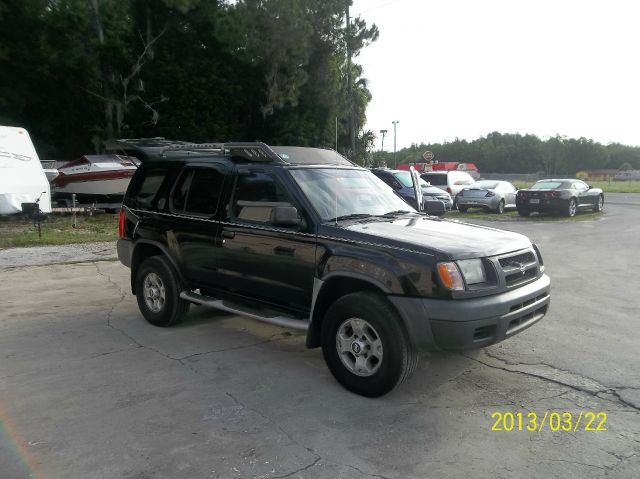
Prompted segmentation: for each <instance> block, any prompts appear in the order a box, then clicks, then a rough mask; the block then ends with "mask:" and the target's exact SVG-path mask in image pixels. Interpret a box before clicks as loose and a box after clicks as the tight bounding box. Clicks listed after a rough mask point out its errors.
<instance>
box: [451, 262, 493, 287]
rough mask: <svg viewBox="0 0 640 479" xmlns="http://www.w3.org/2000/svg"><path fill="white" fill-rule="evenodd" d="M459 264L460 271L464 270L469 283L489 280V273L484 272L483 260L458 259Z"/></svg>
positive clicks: (463, 272)
mask: <svg viewBox="0 0 640 479" xmlns="http://www.w3.org/2000/svg"><path fill="white" fill-rule="evenodd" d="M458 266H459V267H460V271H462V274H463V275H464V279H465V281H466V282H467V284H478V283H484V282H485V281H487V275H486V274H485V272H484V266H482V260H480V259H463V260H460V261H458Z"/></svg>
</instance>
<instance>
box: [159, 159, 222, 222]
mask: <svg viewBox="0 0 640 479" xmlns="http://www.w3.org/2000/svg"><path fill="white" fill-rule="evenodd" d="M224 179H225V175H224V173H222V172H221V171H219V170H217V169H215V168H192V169H186V170H184V171H183V172H182V175H181V176H180V178H179V180H178V182H177V183H176V185H175V187H174V189H173V192H172V193H171V202H170V206H171V210H172V211H175V212H177V213H191V214H196V215H203V216H213V215H214V214H215V213H216V211H217V210H218V204H219V203H220V195H221V192H222V188H223V186H224Z"/></svg>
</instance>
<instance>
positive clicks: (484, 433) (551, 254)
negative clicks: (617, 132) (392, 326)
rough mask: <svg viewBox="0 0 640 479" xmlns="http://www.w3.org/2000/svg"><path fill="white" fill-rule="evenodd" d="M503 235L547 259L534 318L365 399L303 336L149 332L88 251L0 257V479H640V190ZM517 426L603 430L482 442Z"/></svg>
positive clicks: (218, 321)
mask: <svg viewBox="0 0 640 479" xmlns="http://www.w3.org/2000/svg"><path fill="white" fill-rule="evenodd" d="M484 224H488V225H497V226H498V227H504V226H505V225H504V224H502V223H491V222H485V223H484ZM508 229H511V230H514V231H518V232H522V233H525V234H527V235H528V236H529V237H530V238H531V239H532V240H534V241H535V242H537V243H538V244H539V245H540V246H541V248H542V251H543V255H544V258H545V264H546V268H547V272H548V273H549V275H550V276H551V278H552V306H551V310H550V312H549V314H548V315H547V317H546V318H545V319H543V320H542V321H541V322H540V323H538V324H537V325H535V326H534V327H532V328H530V329H528V330H527V331H525V332H523V333H521V334H519V335H517V336H515V337H514V338H511V339H510V340H507V341H505V342H503V343H501V344H498V345H495V346H492V347H490V348H486V349H484V350H475V351H466V352H464V353H432V354H429V355H425V356H424V357H423V358H422V361H421V363H420V365H419V367H418V370H417V371H416V373H415V374H414V375H413V376H412V377H411V378H410V380H409V381H408V382H407V383H405V384H403V385H402V386H401V387H400V388H398V389H396V390H395V391H393V392H392V393H391V394H389V395H387V396H385V397H383V398H380V399H366V398H362V397H359V396H355V395H353V394H350V393H348V392H347V391H345V390H344V389H342V388H341V387H340V386H339V385H338V384H337V383H336V382H335V381H334V380H333V378H332V377H331V375H330V373H329V371H328V370H327V368H326V367H325V365H324V362H323V359H322V354H321V352H320V351H319V350H306V349H305V348H304V337H303V335H302V334H301V333H299V332H295V331H289V330H285V329H282V328H278V327H274V326H269V325H264V324H261V323H258V322H255V321H253V320H250V319H247V318H242V317H239V316H234V315H229V314H225V313H221V312H216V311H212V310H207V309H204V308H201V307H192V309H191V311H190V313H189V315H188V317H187V319H186V320H185V321H184V322H183V323H182V324H180V325H178V326H176V327H173V328H170V329H161V328H155V327H153V326H151V325H149V324H147V323H146V322H145V321H144V320H143V319H142V317H141V315H140V314H139V312H138V309H137V305H136V302H135V298H134V297H133V296H131V294H130V292H129V290H128V284H129V279H128V270H127V269H126V268H124V267H123V266H121V265H120V264H119V263H118V262H115V261H113V260H100V259H102V258H111V257H112V256H110V255H109V252H108V248H106V249H105V248H104V247H103V246H100V247H97V248H96V251H98V254H99V255H101V256H99V257H97V258H96V257H89V258H84V257H82V258H81V259H79V260H78V261H83V260H84V261H86V262H73V263H71V264H48V265H47V264H42V263H47V262H52V261H54V262H55V261H57V259H56V258H57V256H56V252H55V250H53V251H48V252H47V254H46V255H44V256H47V255H48V256H50V257H51V258H50V259H47V260H46V261H40V260H38V261H35V264H37V265H35V266H34V265H33V264H34V258H35V257H36V256H37V255H36V254H33V253H32V252H31V251H29V250H26V249H25V250H24V252H23V256H24V257H23V258H21V255H20V254H19V253H20V252H17V253H16V252H15V250H14V251H12V252H11V255H13V256H12V258H13V259H11V260H7V259H6V258H7V254H6V251H8V250H5V251H4V252H3V251H0V274H1V278H2V281H0V297H1V298H2V307H1V309H0V478H2V479H14V478H16V479H17V478H36V479H50V478H52V479H53V478H64V479H73V478H83V479H84V478H124V479H151V478H154V479H164V478H261V479H274V478H287V477H288V478H305V479H306V478H312V479H313V478H354V479H361V478H372V477H377V478H450V477H481V478H484V477H487V478H489V477H490V478H512V477H517V478H529V477H531V478H534V477H539V478H555V477H557V478H573V477H575V478H580V479H582V478H592V477H598V478H599V477H614V478H637V477H640V415H639V408H640V347H639V344H640V341H639V340H640V333H639V331H640V323H639V321H640V320H639V318H640V314H638V311H639V310H640V294H639V292H640V280H639V279H638V278H639V275H638V271H640V255H638V249H639V246H640V195H622V194H620V195H608V196H607V204H606V211H605V214H604V215H603V216H602V218H601V219H599V220H597V221H580V222H572V221H566V222H564V221H563V222H546V223H534V222H531V221H527V222H522V223H513V224H511V223H510V224H509V225H508ZM85 252H86V251H85ZM3 254H4V256H3ZM83 254H84V253H83ZM41 256H42V255H41ZM3 258H4V259H3ZM60 258H61V259H62V261H65V262H69V261H72V260H73V261H75V259H74V255H73V254H71V253H69V251H68V250H65V252H64V254H61V255H60ZM83 258H84V259H83ZM29 265H30V266H29ZM530 411H534V412H536V413H538V414H539V415H540V416H543V415H544V414H545V412H547V411H549V412H560V413H563V412H571V413H573V414H575V415H578V414H579V413H580V412H585V413H586V412H588V411H591V412H604V413H606V414H607V419H606V423H605V426H606V428H607V430H606V431H584V430H582V428H579V429H577V430H576V431H575V432H574V431H557V432H554V431H551V430H549V429H548V427H547V428H543V430H542V431H540V432H530V431H527V430H524V431H511V432H506V431H491V426H492V424H493V423H494V419H492V414H493V413H496V412H500V413H506V412H511V413H514V414H516V413H518V412H520V413H523V414H524V415H525V417H526V414H527V413H528V412H530ZM595 425H596V424H595V423H594V424H593V425H592V426H595Z"/></svg>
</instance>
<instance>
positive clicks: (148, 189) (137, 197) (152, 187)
mask: <svg viewBox="0 0 640 479" xmlns="http://www.w3.org/2000/svg"><path fill="white" fill-rule="evenodd" d="M141 173H143V174H142V175H141V176H140V177H138V178H137V179H136V182H135V183H134V184H133V186H132V190H131V195H130V196H131V205H132V206H133V207H137V208H146V207H150V206H151V203H152V202H153V200H154V199H155V198H156V196H157V194H158V192H159V191H160V187H161V186H162V182H163V181H164V179H165V177H166V176H167V169H166V168H158V169H153V170H149V171H144V172H141Z"/></svg>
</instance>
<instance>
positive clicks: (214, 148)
mask: <svg viewBox="0 0 640 479" xmlns="http://www.w3.org/2000/svg"><path fill="white" fill-rule="evenodd" d="M106 145H107V150H108V151H115V150H118V151H121V152H122V151H127V152H131V151H133V152H135V153H138V154H137V155H136V156H138V157H139V158H141V159H145V160H146V159H157V158H167V157H171V156H191V155H193V156H203V155H207V154H211V153H216V154H223V155H228V156H230V157H232V158H237V159H243V160H247V161H256V162H272V161H274V162H279V163H286V161H285V160H283V159H282V158H281V157H280V156H279V155H278V154H277V153H276V152H275V151H273V150H272V149H271V147H269V146H268V145H267V144H265V143H263V142H260V141H256V142H229V143H192V142H186V141H176V140H167V139H165V138H163V137H155V138H123V139H118V140H111V141H109V142H107V143H106Z"/></svg>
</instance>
